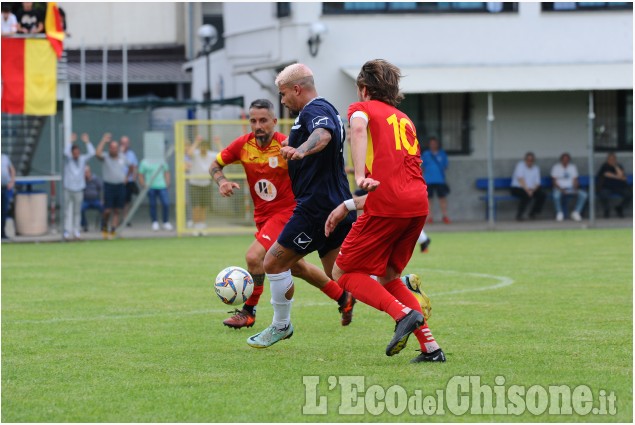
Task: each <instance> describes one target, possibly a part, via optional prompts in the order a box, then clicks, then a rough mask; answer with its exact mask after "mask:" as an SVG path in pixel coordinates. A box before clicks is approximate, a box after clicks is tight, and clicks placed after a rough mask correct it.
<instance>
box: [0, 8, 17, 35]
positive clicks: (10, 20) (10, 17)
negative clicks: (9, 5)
mask: <svg viewBox="0 0 635 425" xmlns="http://www.w3.org/2000/svg"><path fill="white" fill-rule="evenodd" d="M5 16H6V19H5ZM17 31H18V18H16V17H15V15H14V14H13V13H8V14H5V13H3V14H2V35H7V34H15V33H16V32H17Z"/></svg>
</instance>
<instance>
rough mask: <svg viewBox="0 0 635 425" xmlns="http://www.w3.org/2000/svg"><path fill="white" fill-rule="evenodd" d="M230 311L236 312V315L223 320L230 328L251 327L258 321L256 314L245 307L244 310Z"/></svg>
mask: <svg viewBox="0 0 635 425" xmlns="http://www.w3.org/2000/svg"><path fill="white" fill-rule="evenodd" d="M230 313H234V315H233V316H232V317H230V318H229V319H225V320H223V325H225V326H229V327H230V328H234V329H240V328H251V327H252V326H253V325H254V323H256V316H254V315H253V314H249V312H248V311H247V310H245V309H244V308H243V309H242V310H238V309H236V310H234V311H230Z"/></svg>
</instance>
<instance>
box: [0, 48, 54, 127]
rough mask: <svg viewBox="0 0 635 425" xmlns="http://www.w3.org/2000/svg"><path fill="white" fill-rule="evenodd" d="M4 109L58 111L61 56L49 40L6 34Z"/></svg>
mask: <svg viewBox="0 0 635 425" xmlns="http://www.w3.org/2000/svg"><path fill="white" fill-rule="evenodd" d="M1 109H2V112H6V113H8V114H24V115H55V113H56V112H57V58H56V57H55V51H54V50H53V49H51V44H50V43H49V41H48V40H45V39H42V38H10V37H2V108H1Z"/></svg>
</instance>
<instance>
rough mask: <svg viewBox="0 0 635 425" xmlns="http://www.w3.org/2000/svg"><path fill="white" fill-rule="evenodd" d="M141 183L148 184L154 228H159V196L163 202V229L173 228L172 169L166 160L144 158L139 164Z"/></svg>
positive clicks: (143, 185)
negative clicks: (170, 187)
mask: <svg viewBox="0 0 635 425" xmlns="http://www.w3.org/2000/svg"><path fill="white" fill-rule="evenodd" d="M139 184H140V185H141V187H145V186H148V187H149V189H148V200H149V201H150V218H151V219H152V230H154V231H157V230H159V220H158V216H157V198H158V199H159V202H161V217H162V218H163V229H164V230H172V225H171V224H170V205H169V199H168V187H169V186H170V169H169V168H168V164H166V162H165V161H152V160H148V159H144V160H143V161H141V165H139Z"/></svg>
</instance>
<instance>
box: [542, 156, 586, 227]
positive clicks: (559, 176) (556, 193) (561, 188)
mask: <svg viewBox="0 0 635 425" xmlns="http://www.w3.org/2000/svg"><path fill="white" fill-rule="evenodd" d="M551 180H552V184H553V203H554V205H555V206H556V221H562V220H564V213H563V212H562V195H575V196H576V198H577V202H576V204H575V210H574V211H573V212H572V213H571V219H572V220H573V221H580V220H582V215H581V214H582V209H584V204H586V200H587V198H588V197H589V195H588V194H587V193H586V192H585V191H584V190H582V189H580V183H579V181H578V167H576V166H575V164H572V163H571V155H569V154H568V153H566V152H565V153H563V154H562V155H560V162H558V163H556V164H554V165H553V167H551Z"/></svg>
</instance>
